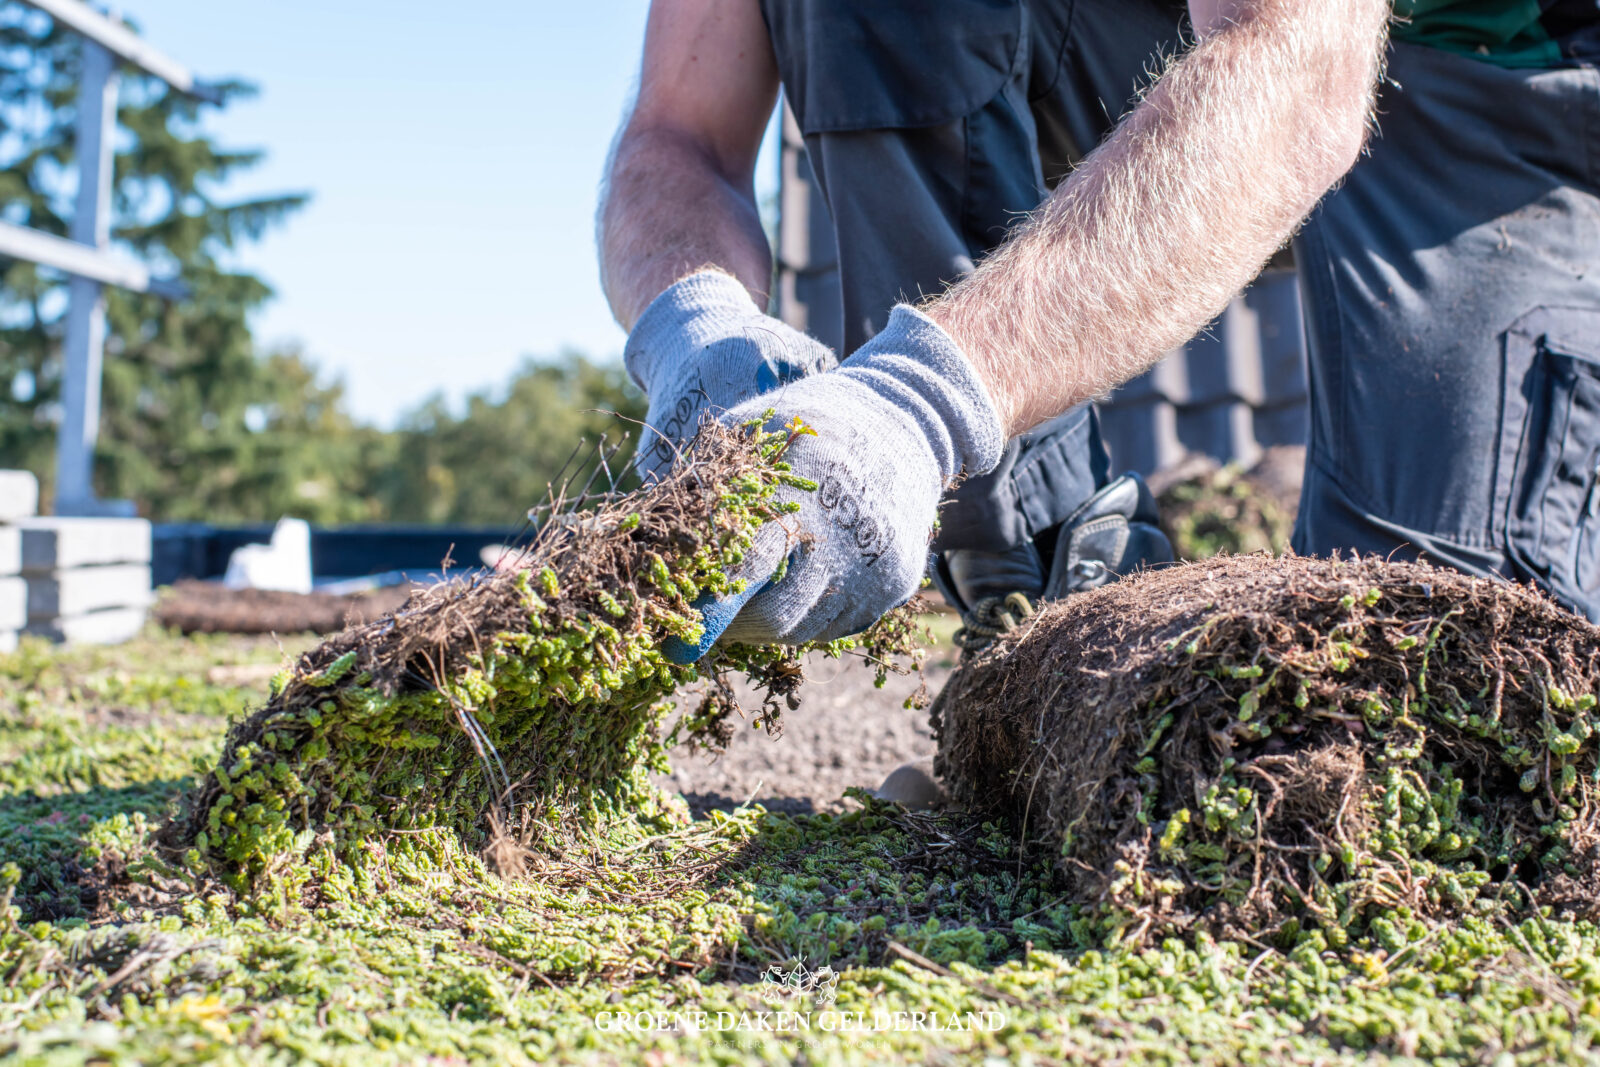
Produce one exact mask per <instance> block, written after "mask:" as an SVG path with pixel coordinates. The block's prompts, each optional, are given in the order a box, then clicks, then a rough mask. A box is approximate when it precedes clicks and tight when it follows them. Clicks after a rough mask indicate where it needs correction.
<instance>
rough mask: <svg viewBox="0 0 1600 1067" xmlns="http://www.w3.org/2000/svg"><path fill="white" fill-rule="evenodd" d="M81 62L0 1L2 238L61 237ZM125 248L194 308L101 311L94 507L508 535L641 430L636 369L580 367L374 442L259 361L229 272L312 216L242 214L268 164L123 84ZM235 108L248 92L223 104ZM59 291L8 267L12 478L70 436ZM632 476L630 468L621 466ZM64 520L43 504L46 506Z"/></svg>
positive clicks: (536, 371) (332, 388) (337, 407)
mask: <svg viewBox="0 0 1600 1067" xmlns="http://www.w3.org/2000/svg"><path fill="white" fill-rule="evenodd" d="M80 59H81V40H80V39H79V38H78V37H77V36H76V35H75V34H73V33H71V32H69V31H66V30H63V29H60V28H58V27H56V26H54V25H53V24H52V23H51V21H50V20H49V19H48V18H47V17H45V16H44V15H42V14H40V13H38V12H37V11H35V10H34V9H32V8H29V7H25V6H24V5H22V4H19V3H17V2H16V0H0V217H3V218H4V219H5V220H6V221H8V222H11V223H15V224H19V225H23V226H30V227H33V228H34V229H38V230H42V231H45V232H47V233H52V234H57V235H65V234H66V233H67V231H68V228H69V226H70V223H71V218H72V211H73V199H74V194H75V190H76V180H75V177H74V175H75V173H76V170H75V162H74V159H75V157H74V144H73V141H74V131H73V118H74V106H75V101H76V84H77V77H78V69H79V64H80ZM122 79H123V80H122V86H121V92H120V95H119V104H118V111H117V121H118V125H119V130H118V136H117V146H118V147H117V154H116V162H115V176H114V188H113V219H112V234H113V239H114V241H115V242H116V243H117V244H118V245H119V246H120V247H121V249H122V251H124V252H125V253H127V254H129V255H134V256H138V257H140V258H143V259H144V260H146V261H147V262H150V263H152V264H154V265H155V266H156V267H157V268H158V269H160V270H162V271H164V272H166V273H174V274H178V275H179V276H181V278H182V279H183V281H184V282H185V283H186V284H188V286H189V287H190V289H191V290H192V296H191V298H190V299H188V300H184V301H180V302H176V303H173V302H169V301H165V300H162V299H160V298H157V297H152V296H140V295H137V294H132V293H126V292H122V291H120V290H115V289H110V290H108V291H107V294H106V296H107V320H108V335H109V336H108V340H107V344H106V360H105V371H104V375H103V379H102V380H103V390H104V395H103V403H102V416H101V433H100V445H99V450H98V454H97V456H96V465H95V486H96V491H97V492H98V493H99V494H100V495H101V496H102V497H108V498H126V499H131V500H133V501H135V502H136V503H137V505H138V507H139V509H140V512H141V513H142V514H145V515H148V516H151V517H153V518H156V519H161V520H189V519H194V520H205V521H211V522H218V523H227V522H241V521H262V520H270V519H274V518H277V517H278V516H280V515H286V514H287V515H297V516H301V517H304V518H307V519H310V520H311V521H313V522H317V523H339V522H363V521H364V522H382V521H407V522H473V523H488V524H507V525H510V524H513V523H515V522H516V521H517V520H519V519H520V518H521V517H522V515H523V513H524V512H525V511H526V509H527V508H528V507H530V506H532V505H534V504H536V503H538V502H539V501H540V500H541V499H542V498H543V497H544V494H545V490H546V486H547V484H548V483H549V482H550V481H552V480H553V479H556V478H557V477H558V476H559V474H560V472H561V469H562V466H563V464H564V463H565V462H566V460H567V459H568V458H569V457H570V456H571V455H572V451H573V448H574V446H575V445H576V444H577V442H578V441H579V440H580V439H582V438H587V439H588V440H589V441H591V442H597V441H598V439H599V437H600V435H601V434H602V433H609V434H610V437H611V439H612V440H613V441H614V440H616V439H617V438H618V437H619V436H620V434H621V433H623V432H626V431H627V430H629V429H633V428H635V427H632V426H628V425H625V424H624V423H622V422H621V421H619V420H618V418H617V416H616V415H614V414H608V413H610V412H618V413H620V414H622V415H625V416H628V417H631V418H633V419H640V418H643V415H644V406H643V404H642V402H641V401H640V398H639V397H638V394H637V392H636V391H633V390H632V389H631V387H629V386H628V385H627V382H626V378H625V376H624V374H623V372H622V370H621V368H620V367H617V366H615V365H606V364H600V363H595V362H592V361H590V360H588V359H586V358H584V357H582V356H579V355H576V354H573V353H566V354H563V355H562V356H560V357H558V358H557V359H555V360H552V361H545V362H539V361H529V362H527V363H526V364H524V366H523V367H522V368H521V369H520V370H519V371H518V372H517V373H516V375H514V376H513V378H512V380H511V381H510V383H509V385H508V386H507V387H506V388H504V389H503V390H486V391H482V392H479V393H475V394H473V395H472V396H470V397H469V398H468V399H467V401H466V405H465V410H464V411H461V412H459V413H458V412H457V411H456V410H454V409H452V407H451V406H450V405H449V404H447V403H446V402H445V400H444V399H443V398H441V397H434V398H432V399H430V400H428V401H427V402H425V403H424V404H422V405H421V406H420V407H419V408H417V409H416V410H414V411H412V412H411V413H409V414H408V415H406V416H404V417H403V418H402V420H401V423H400V425H399V428H398V429H396V430H394V431H391V432H383V431H379V430H377V429H375V428H372V427H366V426H361V425H359V424H357V423H355V422H354V420H352V418H351V417H350V415H349V414H348V411H347V409H346V407H345V404H344V397H343V388H342V386H341V385H340V384H338V383H336V382H328V381H326V380H324V379H323V378H322V377H320V376H319V375H318V373H317V371H316V369H315V367H314V366H313V365H312V364H311V363H310V362H309V361H308V360H307V359H306V358H305V357H304V356H303V355H302V354H301V353H299V352H296V351H280V352H276V353H270V354H267V355H262V354H261V353H259V352H258V350H257V348H256V346H255V343H254V340H253V338H252V337H251V334H250V328H249V322H248V315H249V314H250V312H251V311H252V310H253V309H255V308H257V307H259V306H260V305H261V304H262V302H263V301H265V300H267V299H268V298H269V297H270V296H271V290H270V289H269V288H268V286H267V285H266V283H265V282H264V281H262V280H261V279H260V278H257V277H255V276H253V275H251V274H248V273H244V272H240V271H236V270H230V269H229V267H228V262H229V260H230V255H231V253H232V252H234V251H235V250H236V249H238V248H239V247H240V246H242V245H244V244H247V243H248V242H250V241H253V240H255V239H257V238H259V237H260V236H261V235H262V234H263V232H265V230H266V229H267V228H268V227H269V226H271V225H273V224H274V223H277V222H279V221H281V220H282V219H283V218H285V217H286V216H287V215H290V214H292V213H293V212H294V210H295V209H297V208H298V207H300V206H301V205H302V204H304V203H305V200H306V197H305V196H303V195H291V196H276V197H268V198H262V199H251V200H243V201H234V202H223V201H222V200H221V199H219V196H218V194H217V190H219V189H220V188H221V187H222V186H223V185H224V184H225V183H226V182H227V180H228V179H229V178H230V177H232V176H233V175H235V174H237V173H238V172H239V171H241V170H244V169H246V168H248V167H250V166H252V165H253V164H255V163H257V162H258V161H259V160H260V159H261V153H260V152H257V151H233V150H228V149H225V148H222V147H219V146H218V145H217V144H216V143H215V141H213V140H212V139H211V138H210V137H209V136H208V135H207V133H206V132H205V130H204V129H203V122H202V117H203V108H205V107H209V106H210V105H202V104H200V103H198V102H197V101H195V100H193V99H190V98H186V97H184V96H182V95H180V94H177V93H174V92H171V91H170V90H168V89H167V87H166V86H165V85H164V84H163V83H161V82H160V81H158V80H156V79H153V78H149V77H147V76H144V75H141V74H139V73H138V72H137V71H133V70H127V69H125V70H124V71H123V72H122ZM220 90H221V95H222V103H223V106H226V104H227V103H228V102H229V101H232V100H237V99H239V98H240V97H242V96H245V95H248V94H249V93H250V92H251V89H250V87H249V86H247V85H244V84H242V83H238V82H232V83H228V84H225V85H222V86H221V87H220ZM65 297H66V284H65V280H64V279H63V278H61V277H59V276H57V275H55V274H53V273H50V272H45V271H40V270H39V269H37V268H36V267H34V266H33V265H32V264H30V263H25V262H20V261H13V260H7V259H5V258H3V257H0V467H22V468H25V469H28V470H33V471H35V472H38V473H39V474H40V475H41V478H42V481H43V482H44V485H45V490H46V493H47V494H48V491H49V482H50V475H51V472H52V470H53V468H54V462H55V439H56V427H57V423H58V421H59V418H60V405H59V394H60V362H61V351H60V349H61V338H62V333H63V330H64V327H65V315H66V298H65ZM620 458H623V459H624V460H625V458H626V454H624V456H623V457H620ZM47 503H48V501H47Z"/></svg>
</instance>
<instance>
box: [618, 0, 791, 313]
mask: <svg viewBox="0 0 1600 1067" xmlns="http://www.w3.org/2000/svg"><path fill="white" fill-rule="evenodd" d="M777 92H778V73H777V64H776V61H775V60H774V59H773V56H772V45H771V42H770V41H769V40H768V38H767V30H766V25H765V24H764V23H763V22H762V19H761V11H760V8H759V6H758V4H757V3H756V0H653V3H652V4H651V6H650V20H649V25H648V27H647V29H646V31H645V46H644V62H643V67H642V70H641V72H640V75H639V97H638V100H637V102H636V103H635V105H634V109H633V113H632V114H631V115H630V116H629V117H628V119H627V121H626V123H625V124H624V126H623V129H622V132H621V134H620V135H619V137H618V139H617V144H616V148H615V150H614V151H613V153H612V157H611V162H610V166H609V168H608V174H607V177H606V191H605V195H604V197H603V199H602V203H601V208H600V219H599V231H600V234H599V236H600V276H601V283H602V284H603V285H604V286H605V291H606V297H607V298H608V299H609V300H610V301H611V311H612V314H614V315H615V316H616V317H617V321H618V322H619V323H621V324H622V326H623V328H624V329H629V330H631V329H632V328H633V324H634V322H635V321H636V320H637V319H638V317H639V315H640V313H641V312H643V311H644V309H645V307H646V306H647V305H648V304H649V303H650V301H651V300H653V299H655V297H656V296H657V295H658V294H660V293H661V292H662V291H663V290H664V289H666V288H667V287H668V286H670V285H671V284H672V283H673V282H675V281H677V280H678V279H680V278H682V277H684V276H685V275H687V274H689V273H691V272H692V271H694V270H697V269H699V268H700V267H704V266H708V265H711V266H717V267H721V268H722V269H723V270H725V271H727V272H728V273H730V274H732V275H733V276H734V277H736V278H738V279H739V281H741V282H742V283H744V286H745V288H747V289H748V290H750V293H751V295H752V296H753V297H754V298H755V299H756V301H757V303H759V304H760V305H762V306H763V307H764V306H766V301H767V292H768V288H769V287H770V285H771V282H772V278H771V275H772V253H771V250H770V249H769V248H768V245H767V238H766V234H765V233H763V232H762V229H761V218H760V215H759V213H758V212H757V210H756V201H755V188H754V172H755V161H756V153H757V152H758V151H759V150H760V147H761V135H762V133H763V131H764V130H765V128H766V123H767V118H768V117H769V116H770V115H771V114H772V107H773V103H774V101H775V100H776V98H777Z"/></svg>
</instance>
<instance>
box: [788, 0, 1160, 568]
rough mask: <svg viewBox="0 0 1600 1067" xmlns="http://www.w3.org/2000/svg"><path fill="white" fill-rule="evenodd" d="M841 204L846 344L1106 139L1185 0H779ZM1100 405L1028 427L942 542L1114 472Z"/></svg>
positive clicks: (983, 529) (1013, 523) (1048, 520)
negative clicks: (1101, 428) (1102, 438)
mask: <svg viewBox="0 0 1600 1067" xmlns="http://www.w3.org/2000/svg"><path fill="white" fill-rule="evenodd" d="M763 11H764V14H765V16H766V19H767V26H768V28H769V30H770V31H771V34H772V42H773V50H774V52H775V53H776V55H777V57H778V68H779V72H780V74H781V76H782V79H783V84H784V92H785V94H786V96H787V98H788V100H789V104H790V106H791V108H792V109H793V111H794V116H795V119H796V121H797V122H798V124H799V126H800V130H801V132H802V133H803V134H804V135H805V141H806V152H807V154H808V155H809V156H810V159H811V167H812V170H813V172H814V173H815V174H816V176H817V182H818V184H819V185H820V187H821V190H822V194H823V196H824V197H825V198H826V200H827V202H828V208H829V211H830V213H831V215H832V218H833V224H834V227H835V231H836V236H837V245H838V249H839V276H840V281H841V284H842V286H843V297H844V300H843V304H844V340H845V350H846V354H848V353H849V352H851V351H854V350H855V348H856V347H857V346H859V345H860V344H861V343H862V342H863V341H865V340H867V339H868V338H869V337H871V336H872V335H873V334H874V333H876V332H877V331H878V330H879V329H880V328H881V327H882V326H883V324H884V322H885V321H886V320H887V319H888V317H889V310H890V309H891V308H892V307H893V306H894V305H895V304H896V303H899V302H901V301H911V302H916V301H917V300H919V299H920V298H922V297H924V296H931V295H934V294H936V293H939V292H942V291H943V290H944V289H945V287H946V286H948V285H949V284H950V283H951V282H953V281H955V280H956V279H958V278H960V277H961V276H962V275H964V274H966V273H967V272H968V271H970V270H971V269H972V266H973V264H974V262H976V261H977V260H979V259H981V258H982V257H983V255H984V254H985V253H986V252H988V251H989V250H990V249H992V248H994V247H995V246H996V245H998V244H999V243H1000V242H1001V241H1002V240H1003V239H1004V238H1005V236H1006V233H1007V231H1008V229H1009V228H1010V227H1011V226H1012V225H1014V224H1015V223H1016V222H1017V221H1018V219H1020V218H1021V217H1022V216H1023V215H1024V214H1025V213H1027V212H1029V211H1032V210H1033V209H1034V208H1035V207H1037V206H1038V204H1039V202H1040V201H1041V200H1042V199H1043V198H1044V197H1045V195H1046V194H1047V192H1048V186H1049V185H1050V184H1053V183H1054V180H1055V179H1056V178H1059V177H1060V176H1061V175H1062V174H1063V173H1064V172H1065V171H1066V170H1067V169H1068V168H1069V167H1070V166H1071V165H1072V164H1073V163H1075V162H1076V161H1077V160H1078V159H1079V158H1081V157H1082V156H1083V154H1084V153H1086V152H1087V151H1089V150H1090V149H1092V148H1093V147H1094V146H1095V145H1096V144H1098V143H1099V142H1100V140H1101V138H1102V137H1103V136H1104V135H1105V134H1106V132H1107V131H1108V130H1110V128H1111V127H1112V126H1113V125H1114V124H1115V122H1116V120H1117V118H1118V117H1119V116H1120V115H1121V114H1122V113H1123V112H1124V111H1125V110H1126V109H1127V108H1128V107H1129V106H1131V104H1132V103H1133V101H1134V99H1135V96H1136V94H1137V92H1138V90H1139V89H1140V87H1141V86H1142V85H1145V84H1147V83H1148V81H1149V74H1150V73H1151V72H1153V71H1154V70H1155V69H1156V65H1157V63H1158V62H1159V56H1158V52H1166V53H1168V54H1170V53H1171V52H1173V51H1175V50H1176V49H1177V47H1178V26H1179V21H1180V19H1181V18H1182V16H1183V12H1184V7H1183V4H1182V2H1181V0H1180V2H1177V3H1172V2H1168V0H1077V2H1072V0H1042V2H1033V0H1028V2H1018V0H939V2H937V3H928V2H926V0H763ZM1107 463H1108V461H1107V458H1106V455H1105V449H1104V447H1103V446H1102V445H1101V443H1100V434H1099V426H1098V424H1097V420H1096V417H1095V414H1094V411H1093V409H1092V407H1090V406H1089V405H1088V404H1084V405H1081V406H1079V407H1077V408H1075V409H1073V410H1072V411H1069V412H1067V413H1066V414H1065V415H1062V416H1061V417H1059V418H1057V419H1054V420H1052V421H1050V422H1048V423H1046V424H1045V425H1043V426H1041V427H1039V428H1038V429H1035V430H1033V431H1031V432H1030V433H1028V434H1026V435H1024V436H1023V437H1021V438H1018V439H1016V440H1014V441H1012V442H1011V444H1010V445H1009V446H1008V448H1007V450H1006V454H1005V457H1004V459H1002V461H1001V463H1000V466H999V467H998V468H996V469H995V470H994V471H993V472H992V473H990V474H987V475H983V476H980V477H975V478H971V479H969V480H968V481H967V482H966V483H964V484H963V485H962V486H961V487H960V488H959V489H957V490H956V492H955V493H954V495H953V497H952V499H951V500H950V501H948V502H947V504H946V506H945V507H944V509H943V510H942V512H941V513H940V520H941V521H940V533H939V539H938V543H937V545H936V546H935V547H936V548H938V549H941V550H945V549H960V548H966V549H979V550H984V551H1000V550H1002V549H1006V548H1009V547H1011V546H1013V545H1016V544H1019V543H1021V542H1022V541H1023V540H1025V539H1027V538H1030V537H1033V536H1036V535H1038V534H1041V533H1043V532H1044V531H1045V530H1047V529H1049V528H1051V527H1053V526H1055V525H1057V524H1058V523H1060V522H1061V521H1062V520H1063V519H1065V518H1066V517H1067V516H1068V515H1070V514H1071V513H1072V512H1073V511H1074V510H1076V509H1077V507H1078V506H1079V505H1080V504H1082V503H1083V502H1084V501H1085V500H1087V499H1088V498H1089V497H1090V496H1092V495H1093V494H1094V492H1095V490H1096V489H1099V488H1100V487H1102V486H1104V485H1105V484H1106V482H1107V481H1108V471H1107Z"/></svg>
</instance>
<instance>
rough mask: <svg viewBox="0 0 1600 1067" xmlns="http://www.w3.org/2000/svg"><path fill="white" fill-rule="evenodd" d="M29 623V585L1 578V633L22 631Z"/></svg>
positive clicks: (15, 579) (13, 579) (14, 579)
mask: <svg viewBox="0 0 1600 1067" xmlns="http://www.w3.org/2000/svg"><path fill="white" fill-rule="evenodd" d="M27 622H28V583H27V582H25V581H23V580H22V579H21V578H0V633H3V632H5V631H8V630H20V629H22V627H23V626H24V625H26V624H27Z"/></svg>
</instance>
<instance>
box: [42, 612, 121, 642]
mask: <svg viewBox="0 0 1600 1067" xmlns="http://www.w3.org/2000/svg"><path fill="white" fill-rule="evenodd" d="M144 614H145V612H144V608H112V609H110V610H109V611H91V612H89V613H88V614H87V615H64V616H61V617H59V618H54V619H30V620H29V621H28V627H27V630H26V631H25V632H26V633H30V634H38V635H40V636H41V637H48V638H49V639H50V640H52V641H65V642H67V643H68V644H74V645H115V644H120V643H121V642H123V641H126V640H128V639H129V638H131V637H133V636H134V635H136V634H137V633H138V632H139V631H140V630H141V629H143V628H144Z"/></svg>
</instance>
